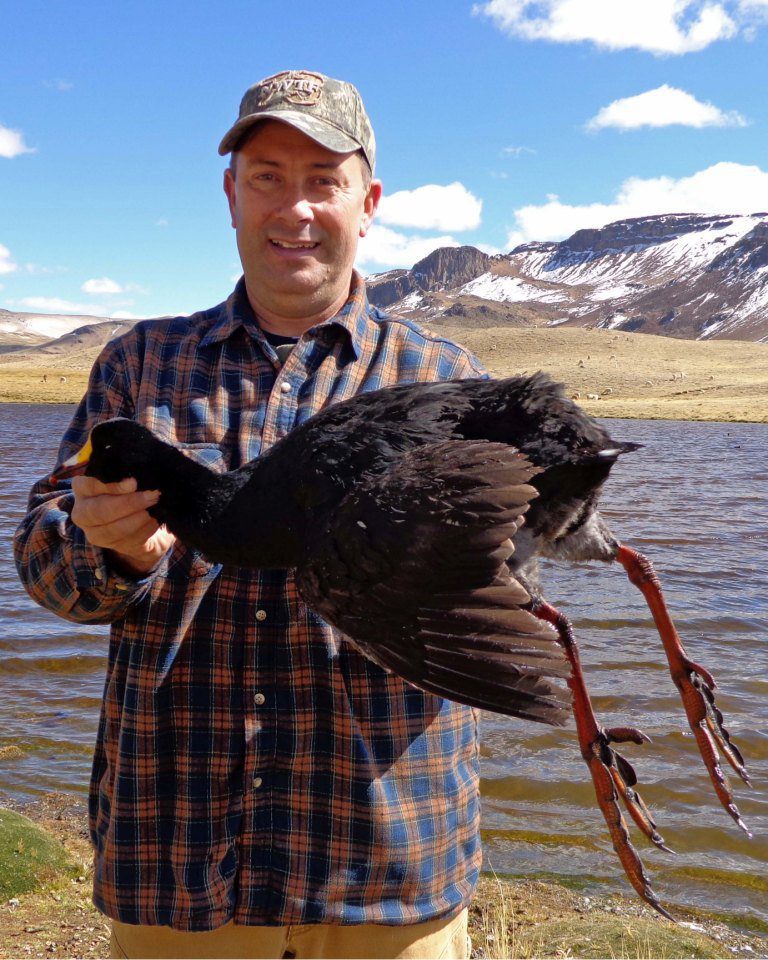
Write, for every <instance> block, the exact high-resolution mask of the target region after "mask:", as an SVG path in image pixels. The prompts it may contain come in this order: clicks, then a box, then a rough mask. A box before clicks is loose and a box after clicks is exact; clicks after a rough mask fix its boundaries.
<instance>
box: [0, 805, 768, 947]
mask: <svg viewBox="0 0 768 960" xmlns="http://www.w3.org/2000/svg"><path fill="white" fill-rule="evenodd" d="M24 809H25V813H27V815H28V816H30V817H31V818H32V819H33V820H34V821H35V823H36V824H37V825H39V826H40V827H42V828H43V829H44V830H45V831H46V833H47V834H48V835H49V836H50V837H51V838H52V840H53V841H59V842H60V843H61V844H62V845H63V847H64V848H65V849H66V851H67V854H68V857H67V864H66V865H65V866H63V867H62V868H61V869H60V871H59V872H58V874H56V875H52V874H48V875H47V877H46V878H45V879H44V880H43V882H42V883H41V885H40V886H39V888H38V889H36V890H34V891H30V892H26V893H19V894H17V895H16V896H12V897H9V898H8V899H7V900H5V901H4V902H3V903H2V904H0V958H9V957H69V958H73V957H88V958H98V957H108V956H109V925H108V923H107V921H106V920H105V918H104V917H103V916H102V915H101V914H100V913H98V912H97V911H96V909H95V908H94V907H93V905H92V904H91V900H90V891H91V878H92V872H91V867H90V846H89V843H88V839H87V833H86V829H85V814H84V810H83V806H82V802H81V801H78V800H76V799H74V798H72V797H68V796H64V795H51V796H48V797H45V798H43V799H42V800H41V801H40V802H39V803H37V804H35V805H34V806H31V807H25V808H24ZM8 853H9V851H7V850H0V858H6V857H7V856H8ZM73 868H74V869H73ZM679 920H680V921H681V923H678V924H672V923H669V922H667V921H666V920H663V919H661V918H660V917H658V916H657V915H656V914H654V913H653V911H651V910H648V909H646V908H645V907H644V906H642V905H641V903H640V901H638V900H636V899H634V898H630V897H619V896H611V897H604V896H600V897H597V896H590V897H585V896H584V895H583V894H581V893H579V892H576V891H573V890H569V889H568V888H566V887H564V886H560V885H559V884H556V883H542V882H531V881H524V880H510V879H500V878H496V877H490V876H484V877H483V878H482V880H481V883H480V886H479V889H478V892H477V896H476V897H475V900H474V903H473V906H472V910H471V915H470V934H471V937H472V947H473V950H472V955H473V957H476V958H478V960H479V958H487V960H492V958H506V957H521V958H522V957H558V958H566V957H617V958H618V957H627V958H651V957H675V958H676V957H747V956H748V957H752V958H755V957H766V956H768V940H765V939H761V938H759V937H755V936H747V935H745V934H742V933H739V932H737V931H736V930H734V929H733V928H731V927H729V926H727V925H726V924H724V923H722V922H720V921H717V920H715V919H713V918H712V917H710V916H706V915H704V914H703V913H701V912H693V911H685V913H684V914H683V913H682V912H681V913H680V916H679Z"/></svg>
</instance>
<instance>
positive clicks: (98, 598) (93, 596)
mask: <svg viewBox="0 0 768 960" xmlns="http://www.w3.org/2000/svg"><path fill="white" fill-rule="evenodd" d="M133 409H134V407H133V400H132V397H131V389H130V377H129V375H128V370H127V365H126V362H125V353H124V351H123V348H122V346H121V344H120V342H119V341H116V342H114V343H112V344H109V345H108V346H107V347H106V348H105V350H104V351H103V352H102V354H101V356H100V357H99V358H98V360H97V361H96V363H95V365H94V367H93V370H92V371H91V376H90V379H89V382H88V389H87V391H86V394H85V396H84V397H83V399H82V400H81V401H80V404H79V406H78V408H77V411H76V412H75V415H74V418H73V419H72V422H71V423H70V425H69V427H68V429H67V431H66V433H65V434H64V438H63V439H62V442H61V445H60V447H59V453H58V457H57V463H58V464H60V463H62V462H63V461H64V460H66V459H67V458H68V457H69V456H71V455H72V454H73V453H75V452H76V451H77V450H79V449H80V447H82V445H83V444H84V443H85V441H86V440H87V438H88V435H89V434H90V431H91V428H92V427H93V426H95V425H96V424H97V423H98V422H99V421H101V420H105V419H107V418H109V417H118V416H128V417H130V416H132V415H133ZM73 505H74V495H73V493H72V485H71V483H70V481H68V480H67V481H62V482H60V483H58V484H52V483H51V482H50V479H49V478H47V477H46V478H43V479H41V480H39V481H38V482H37V483H36V484H35V485H34V487H33V488H32V490H31V492H30V495H29V502H28V506H27V515H26V516H25V518H24V520H23V521H22V522H21V524H20V525H19V527H18V529H17V531H16V534H15V536H14V541H13V548H14V558H15V561H16V568H17V570H18V573H19V577H20V579H21V582H22V584H23V585H24V589H25V590H26V591H27V593H28V594H29V595H30V596H31V597H32V599H33V600H34V601H35V602H36V603H39V604H40V605H41V606H43V607H45V608H46V609H47V610H50V611H52V612H53V613H55V614H58V615H59V616H61V617H64V618H65V619H67V620H73V621H75V622H76V623H111V622H112V621H114V620H117V619H119V618H120V617H121V616H123V614H124V613H125V612H126V610H127V609H128V607H129V606H130V605H131V604H133V603H135V602H136V601H138V600H139V599H141V598H142V597H143V596H144V595H145V594H146V593H147V592H148V590H149V588H150V586H151V584H152V582H153V581H154V579H155V577H157V576H159V575H161V574H162V572H163V570H164V568H165V566H166V565H167V561H166V560H163V561H161V563H160V564H159V565H158V566H157V567H156V568H155V569H154V570H153V571H152V573H151V574H149V575H148V576H146V577H144V578H142V579H140V580H131V579H129V578H126V577H123V576H120V575H119V574H117V572H116V571H114V570H112V569H111V568H110V566H109V564H108V563H107V559H106V556H105V553H104V551H103V550H101V549H100V548H99V547H95V546H93V545H92V544H90V543H89V542H88V541H87V540H86V538H85V535H84V534H83V532H82V530H80V528H79V527H77V526H75V524H74V523H73V522H72V518H71V513H72V507H73Z"/></svg>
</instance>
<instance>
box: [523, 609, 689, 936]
mask: <svg viewBox="0 0 768 960" xmlns="http://www.w3.org/2000/svg"><path fill="white" fill-rule="evenodd" d="M531 610H532V612H533V613H534V615H535V616H537V617H538V618H539V619H541V620H545V621H547V623H551V624H552V625H553V626H554V627H555V629H556V630H557V632H558V636H559V638H560V643H561V644H562V646H563V649H564V650H565V654H566V657H567V658H568V662H569V663H570V665H571V676H570V678H569V680H568V686H569V687H570V689H571V692H572V694H573V716H574V719H575V721H576V730H577V732H578V736H579V746H580V748H581V755H582V757H583V758H584V761H585V762H586V764H587V766H588V767H589V772H590V774H591V776H592V783H593V784H594V788H595V796H596V798H597V803H598V806H599V807H600V811H601V812H602V814H603V817H604V819H605V822H606V824H607V826H608V831H609V833H610V835H611V842H612V843H613V849H614V850H615V851H616V855H617V856H618V858H619V860H620V862H621V865H622V867H623V868H624V873H625V874H626V875H627V879H628V880H629V882H630V883H631V884H632V886H633V887H634V889H635V890H636V891H637V893H638V894H639V895H640V897H641V898H642V899H643V900H645V902H646V903H647V904H649V905H650V906H651V907H653V909H654V910H657V911H658V912H659V913H660V914H661V915H662V916H663V917H666V918H667V919H668V920H673V919H674V918H673V917H672V916H671V915H670V914H669V913H668V912H667V911H666V910H665V909H664V907H662V905H661V903H660V902H659V899H658V897H657V896H656V894H655V892H654V891H653V888H652V887H651V881H650V879H649V878H648V876H647V874H646V872H645V867H644V866H643V861H642V860H641V859H640V855H639V854H638V852H637V850H635V848H634V846H633V845H632V841H631V839H630V836H629V830H628V829H627V823H626V820H625V819H624V815H623V814H622V812H621V807H620V806H619V797H621V798H622V800H623V802H624V805H625V806H626V808H627V810H628V812H629V814H630V816H631V817H632V819H633V820H634V821H635V823H636V824H637V825H638V827H639V828H640V830H641V831H642V832H643V834H644V835H645V836H646V837H647V838H648V839H649V840H650V841H651V842H652V843H654V844H656V846H657V847H659V848H660V849H661V850H667V851H669V852H670V853H671V852H672V851H670V850H669V847H667V846H666V845H665V844H664V840H663V838H662V837H661V836H660V835H659V833H658V831H657V830H656V824H655V822H654V820H653V817H652V816H651V813H650V811H649V810H648V807H647V806H646V805H645V802H644V800H643V798H642V797H641V796H640V794H639V793H638V792H637V790H636V789H635V787H636V785H637V776H636V774H635V770H634V768H633V766H632V764H631V763H630V762H629V761H628V760H627V759H626V758H625V757H623V756H622V755H621V754H620V753H617V752H616V751H615V750H614V749H613V747H612V746H611V743H626V742H631V743H638V744H642V743H647V742H648V741H649V737H647V736H646V735H645V734H644V733H643V732H642V731H640V730H638V729H636V728H635V727H611V728H609V729H607V730H606V729H604V728H603V727H601V726H600V725H599V724H598V722H597V718H596V717H595V714H594V710H593V709H592V703H591V701H590V699H589V694H588V692H587V687H586V684H585V682H584V675H583V672H582V669H581V662H580V660H579V652H578V648H577V646H576V641H575V639H574V636H573V628H572V627H571V624H570V622H569V621H568V619H567V618H566V617H564V616H563V615H562V614H561V613H560V612H559V611H558V610H556V609H555V608H554V607H551V606H550V605H549V604H547V603H544V602H543V601H539V602H538V603H536V604H534V605H533V606H532V608H531Z"/></svg>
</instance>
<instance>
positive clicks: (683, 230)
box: [369, 213, 768, 340]
mask: <svg viewBox="0 0 768 960" xmlns="http://www.w3.org/2000/svg"><path fill="white" fill-rule="evenodd" d="M428 261H429V262H428ZM438 264H439V271H437V272H436V269H435V268H436V266H437V265H438ZM438 274H439V275H438ZM369 291H370V297H371V300H372V301H373V302H374V303H376V304H378V305H381V306H386V307H387V308H388V309H390V310H391V311H392V312H394V313H397V312H402V313H405V314H408V313H413V312H414V310H418V317H419V318H420V319H429V320H430V322H431V321H434V320H436V319H438V318H439V317H440V316H442V315H445V314H450V315H454V316H455V315H457V314H459V315H462V316H466V317H467V318H468V322H471V321H472V320H473V319H476V318H477V316H478V311H480V313H482V314H487V313H488V311H487V310H485V308H483V309H482V310H481V304H482V303H486V304H488V303H494V304H497V305H499V306H496V307H494V308H493V315H494V317H497V318H498V319H500V321H501V322H503V321H504V319H505V316H504V313H503V311H504V310H506V311H507V314H506V319H509V320H510V321H513V322H518V323H527V324H536V323H538V324H548V325H553V326H554V325H561V324H568V325H578V326H590V327H600V328H604V329H624V330H632V331H642V332H647V333H657V334H666V335H668V336H675V337H684V338H689V339H708V338H712V337H726V338H731V339H743V340H760V339H765V338H766V336H768V213H755V214H752V215H750V216H725V215H710V216H707V215H697V214H666V215H660V216H653V217H641V218H637V219H632V220H622V221H618V222H617V223H612V224H608V225H607V226H605V227H602V228H600V229H590V230H579V231H577V232H576V233H575V234H573V236H571V237H569V238H568V239H567V240H563V241H561V242H560V243H551V242H534V243H528V244H523V245H521V246H519V247H516V248H515V249H514V250H512V251H511V252H510V253H508V254H501V255H498V256H495V257H489V256H486V255H484V254H481V253H480V251H478V250H475V249H474V248H472V247H459V248H451V249H444V250H439V251H435V252H434V253H432V254H430V257H428V258H425V260H424V261H421V262H420V263H419V264H416V265H415V266H414V267H413V269H412V270H410V271H406V270H400V271H389V272H388V273H387V274H386V275H380V276H378V277H373V278H370V281H369ZM417 303H418V306H416V304H417ZM500 309H501V311H502V312H501V314H499V310H500ZM414 315H416V314H415V313H414Z"/></svg>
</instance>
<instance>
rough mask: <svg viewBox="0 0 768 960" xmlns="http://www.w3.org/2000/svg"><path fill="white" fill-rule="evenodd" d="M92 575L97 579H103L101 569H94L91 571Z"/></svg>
mask: <svg viewBox="0 0 768 960" xmlns="http://www.w3.org/2000/svg"><path fill="white" fill-rule="evenodd" d="M93 575H94V577H96V579H97V580H103V579H104V574H103V573H102V572H101V570H94V571H93Z"/></svg>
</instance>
